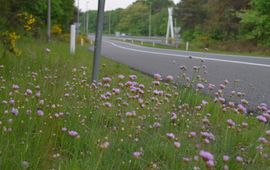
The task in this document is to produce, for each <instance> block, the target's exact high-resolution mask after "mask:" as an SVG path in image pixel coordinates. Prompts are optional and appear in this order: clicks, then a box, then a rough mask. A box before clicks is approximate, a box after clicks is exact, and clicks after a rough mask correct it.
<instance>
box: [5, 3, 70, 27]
mask: <svg viewBox="0 0 270 170" xmlns="http://www.w3.org/2000/svg"><path fill="white" fill-rule="evenodd" d="M51 2H52V23H53V24H60V25H61V27H62V28H64V30H68V29H69V24H70V23H71V22H72V20H73V16H74V15H73V14H74V10H75V7H74V0H52V1H51ZM0 3H1V6H0V11H1V15H0V30H7V29H8V30H13V31H16V30H18V27H20V24H19V22H18V20H17V17H16V15H17V14H18V13H22V12H27V13H29V14H32V15H33V16H34V17H35V18H36V19H37V23H38V24H37V25H38V26H39V27H40V28H43V27H44V26H45V25H46V22H47V9H48V8H47V7H48V5H47V4H48V2H47V0H27V1H26V0H22V1H16V0H9V1H6V0H1V2H0Z"/></svg>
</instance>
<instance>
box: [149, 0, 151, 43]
mask: <svg viewBox="0 0 270 170" xmlns="http://www.w3.org/2000/svg"><path fill="white" fill-rule="evenodd" d="M151 33H152V3H150V12H149V38H150V37H151Z"/></svg>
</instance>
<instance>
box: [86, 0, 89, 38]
mask: <svg viewBox="0 0 270 170" xmlns="http://www.w3.org/2000/svg"><path fill="white" fill-rule="evenodd" d="M88 4H89V2H88V1H87V2H86V8H87V11H86V12H87V13H86V36H88V31H89V10H88Z"/></svg>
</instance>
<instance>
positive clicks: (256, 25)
mask: <svg viewBox="0 0 270 170" xmlns="http://www.w3.org/2000/svg"><path fill="white" fill-rule="evenodd" d="M250 5H251V8H250V9H248V10H245V11H244V12H242V13H240V17H241V19H242V20H241V24H242V26H243V30H242V32H243V36H244V38H245V39H246V40H252V41H255V42H256V43H257V44H263V45H268V46H269V45H270V13H269V9H270V1H265V0H252V1H251V3H250Z"/></svg>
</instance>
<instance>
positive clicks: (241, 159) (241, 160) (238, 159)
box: [236, 156, 244, 162]
mask: <svg viewBox="0 0 270 170" xmlns="http://www.w3.org/2000/svg"><path fill="white" fill-rule="evenodd" d="M236 161H237V162H243V161H244V159H243V158H242V157H241V156H237V157H236Z"/></svg>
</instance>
